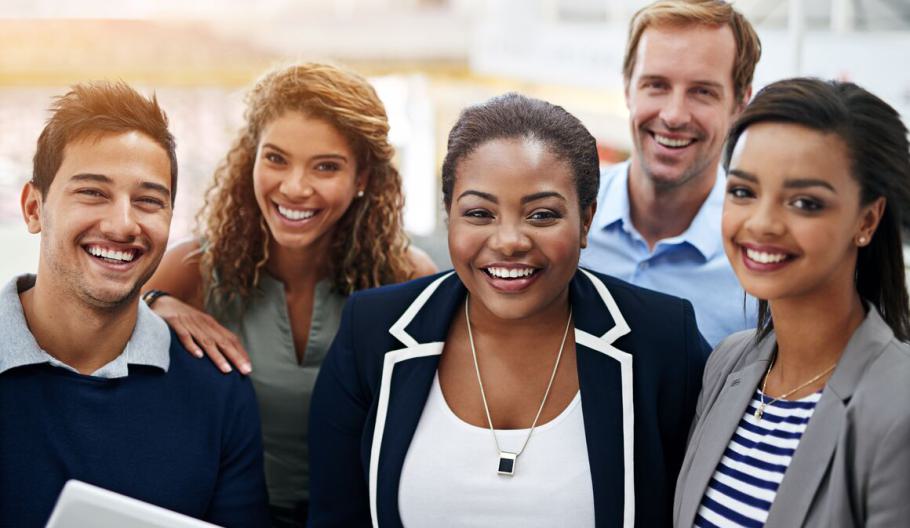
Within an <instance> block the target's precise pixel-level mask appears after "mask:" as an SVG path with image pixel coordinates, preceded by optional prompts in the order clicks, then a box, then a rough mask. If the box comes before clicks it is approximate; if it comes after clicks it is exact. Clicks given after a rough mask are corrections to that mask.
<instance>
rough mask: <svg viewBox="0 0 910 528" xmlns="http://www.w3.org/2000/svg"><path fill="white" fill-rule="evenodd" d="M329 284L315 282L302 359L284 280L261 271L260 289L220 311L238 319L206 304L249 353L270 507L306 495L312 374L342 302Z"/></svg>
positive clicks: (292, 503) (332, 334)
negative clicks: (285, 293)
mask: <svg viewBox="0 0 910 528" xmlns="http://www.w3.org/2000/svg"><path fill="white" fill-rule="evenodd" d="M331 286H332V285H331V282H330V281H329V280H322V281H320V282H319V283H317V285H316V291H315V294H314V299H313V319H312V321H311V323H310V333H309V338H308V339H307V346H306V351H305V352H304V354H303V364H300V363H298V361H297V352H296V351H295V350H294V338H293V335H292V334H291V323H290V319H289V317H288V309H287V300H286V298H285V295H284V284H283V283H281V282H280V281H278V280H277V279H275V278H274V277H272V276H271V275H268V274H267V273H263V274H262V276H261V279H260V281H259V289H258V291H256V292H254V293H253V294H252V295H251V296H250V298H249V299H247V300H246V302H245V303H244V304H243V306H241V305H240V301H239V300H235V301H233V303H232V304H231V305H229V306H227V307H226V308H227V309H225V310H222V311H221V313H222V314H241V315H240V317H239V320H238V318H237V317H230V316H227V315H218V314H219V311H217V310H210V308H212V307H211V306H209V305H208V304H207V305H206V310H207V311H208V312H209V313H211V314H213V315H214V316H215V317H216V318H217V319H218V321H219V322H220V323H221V324H222V325H224V326H225V328H228V329H229V330H231V331H232V332H234V333H236V334H237V336H238V337H239V338H240V340H241V341H242V342H243V346H244V347H245V348H246V350H247V352H249V354H250V361H251V362H252V364H253V372H252V374H250V377H251V378H252V380H253V387H254V388H255V389H256V398H257V400H258V401H259V413H260V415H261V417H262V439H263V446H264V448H265V478H266V484H267V485H268V490H269V503H270V504H272V505H273V506H280V507H286V508H293V507H294V506H295V505H296V504H297V503H298V502H300V501H302V500H308V499H309V496H310V470H309V458H308V457H309V447H308V444H307V438H308V435H309V432H308V422H309V416H310V397H311V396H312V394H313V385H314V384H315V383H316V374H318V372H319V367H320V365H322V360H323V359H324V358H325V354H326V352H328V349H329V345H331V344H332V339H334V337H335V333H336V332H337V331H338V324H339V323H340V321H341V310H342V308H343V307H344V302H345V297H344V296H342V295H341V294H339V293H336V292H333V291H331V290H332V288H331ZM241 308H242V312H241V310H240V309H241Z"/></svg>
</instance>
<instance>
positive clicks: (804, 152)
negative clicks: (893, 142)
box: [730, 123, 855, 187]
mask: <svg viewBox="0 0 910 528" xmlns="http://www.w3.org/2000/svg"><path fill="white" fill-rule="evenodd" d="M730 169H731V170H733V169H738V170H742V171H745V172H749V173H751V174H754V175H755V176H757V177H758V178H759V183H764V184H771V183H773V182H775V181H778V180H779V179H782V178H804V177H812V178H815V179H824V180H826V181H828V182H829V183H832V185H834V186H835V187H836V186H838V185H845V184H848V182H854V183H855V180H854V178H853V176H852V171H851V161H850V156H849V153H848V151H847V145H846V143H844V141H843V139H841V137H840V136H838V135H837V134H835V133H830V132H829V133H825V132H820V131H818V130H813V129H811V128H808V127H804V126H801V125H795V124H790V123H757V124H754V125H752V126H750V127H749V128H747V129H746V130H745V132H743V134H742V135H741V136H740V137H739V140H738V141H737V142H736V147H735V148H734V150H733V155H732V156H731V158H730Z"/></svg>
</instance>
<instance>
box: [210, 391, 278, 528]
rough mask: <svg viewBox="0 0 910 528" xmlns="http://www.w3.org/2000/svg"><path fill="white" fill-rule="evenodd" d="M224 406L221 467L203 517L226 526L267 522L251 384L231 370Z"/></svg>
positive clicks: (266, 523)
mask: <svg viewBox="0 0 910 528" xmlns="http://www.w3.org/2000/svg"><path fill="white" fill-rule="evenodd" d="M232 376H233V378H234V379H232V380H231V382H232V385H233V386H232V387H231V388H232V389H233V390H232V391H230V396H229V400H228V404H227V405H226V406H225V418H224V419H225V428H224V433H223V435H222V441H221V442H222V446H221V451H222V454H221V467H220V468H219V471H218V481H217V484H216V486H215V492H214V494H213V496H212V502H211V503H210V504H209V509H208V513H207V515H206V520H207V521H210V522H213V523H215V524H218V525H219V526H227V527H234V526H236V527H247V526H250V527H257V526H262V527H266V526H268V525H269V512H268V493H267V492H266V487H265V474H264V472H263V467H262V464H263V462H262V433H261V431H260V426H259V408H258V406H257V403H256V395H255V394H254V392H253V384H252V382H251V381H250V380H249V379H248V378H245V377H244V378H242V377H241V376H240V375H239V374H232Z"/></svg>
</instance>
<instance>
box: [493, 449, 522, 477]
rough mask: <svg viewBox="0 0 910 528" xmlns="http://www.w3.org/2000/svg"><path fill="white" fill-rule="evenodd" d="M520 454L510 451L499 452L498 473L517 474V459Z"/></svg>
mask: <svg viewBox="0 0 910 528" xmlns="http://www.w3.org/2000/svg"><path fill="white" fill-rule="evenodd" d="M517 458H518V454H516V453H509V452H508V451H500V452H499V470H498V471H497V473H499V474H500V475H506V476H509V477H511V476H512V475H514V474H515V460H516V459H517Z"/></svg>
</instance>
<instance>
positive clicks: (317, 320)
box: [145, 64, 435, 526]
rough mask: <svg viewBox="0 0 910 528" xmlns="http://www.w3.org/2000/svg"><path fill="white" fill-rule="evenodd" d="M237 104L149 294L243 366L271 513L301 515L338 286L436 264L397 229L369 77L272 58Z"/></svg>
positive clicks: (387, 156)
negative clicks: (258, 423)
mask: <svg viewBox="0 0 910 528" xmlns="http://www.w3.org/2000/svg"><path fill="white" fill-rule="evenodd" d="M245 118H246V123H245V125H244V126H243V128H242V129H241V130H240V133H239V135H238V137H237V139H236V140H235V142H234V144H233V146H232V147H231V149H230V151H229V152H228V154H227V157H226V158H225V161H224V163H223V164H222V165H221V166H220V167H219V168H218V170H217V171H216V173H215V179H214V182H213V184H212V186H211V188H210V189H209V191H208V193H207V196H206V203H205V206H204V207H203V209H202V211H200V213H199V218H198V219H199V226H200V233H199V234H200V238H199V239H198V240H193V241H189V242H185V243H183V244H180V245H178V246H176V247H174V248H173V249H171V250H170V251H169V252H168V253H167V254H166V255H165V256H164V259H163V260H162V263H161V266H160V267H159V268H158V271H157V273H156V274H155V276H154V277H152V279H151V280H150V281H149V283H148V285H147V288H149V291H147V292H146V296H145V299H146V301H147V302H149V301H151V302H153V303H154V309H155V311H156V312H157V313H158V314H159V315H161V316H162V317H163V318H164V319H166V320H167V321H168V323H170V325H171V326H172V327H173V328H174V331H175V332H176V334H177V335H178V336H179V337H180V339H181V341H183V343H184V345H186V347H187V349H188V350H190V351H192V352H193V353H194V354H196V355H197V356H199V357H202V356H203V353H205V354H206V355H208V356H209V358H211V360H212V361H214V362H215V363H216V364H217V365H218V366H219V368H221V370H223V371H224V372H230V371H231V364H233V366H234V367H236V368H237V369H238V370H239V371H240V372H242V373H244V374H250V377H251V378H252V380H253V384H254V387H255V389H256V394H257V398H258V400H259V407H260V413H261V417H262V432H263V440H264V445H265V460H266V479H267V483H268V487H269V496H270V503H271V509H272V522H273V525H274V526H302V525H303V524H304V522H305V519H306V511H307V505H308V499H309V468H308V464H307V452H308V447H307V438H308V431H307V422H308V415H309V401H310V394H311V392H312V389H313V384H314V382H315V379H316V374H317V372H318V370H319V366H320V364H321V363H322V360H323V357H324V356H325V353H326V351H327V350H328V347H329V344H330V343H331V341H332V338H333V337H334V335H335V332H336V330H337V328H338V324H339V320H340V317H341V309H342V305H343V304H344V300H345V298H346V296H347V295H348V294H350V293H351V292H353V291H355V290H359V289H363V288H370V287H374V286H379V285H381V284H389V283H395V282H400V281H404V280H407V279H409V278H414V277H418V276H422V275H427V274H430V273H433V272H434V271H435V266H434V265H433V263H432V262H431V261H430V260H429V258H428V257H427V256H426V255H425V254H423V253H422V252H420V251H418V250H416V249H414V248H412V247H409V246H408V240H407V237H406V236H405V234H404V232H403V231H402V226H401V207H402V203H403V198H402V191H401V178H400V176H399V174H398V172H397V170H396V169H395V168H394V167H393V166H392V157H393V154H394V151H393V148H392V147H391V145H389V143H388V138H387V135H388V130H389V125H388V120H387V118H386V114H385V109H384V108H383V105H382V103H381V102H380V100H379V98H378V97H377V95H376V92H375V91H374V90H373V88H372V87H371V86H370V85H369V83H368V82H367V81H366V80H365V79H364V78H363V77H360V76H359V75H356V74H354V73H351V72H349V71H345V70H342V69H339V68H337V67H334V66H329V65H325V64H301V65H296V66H291V67H287V68H283V69H279V70H276V71H273V72H270V73H268V74H267V75H266V76H265V77H263V78H262V79H261V80H259V82H258V83H257V84H256V86H255V87H254V88H253V89H252V90H251V91H250V93H249V94H248V96H247V110H246V114H245ZM164 292H167V295H165V294H164ZM247 350H248V351H249V352H250V353H249V354H247V352H246V351H247Z"/></svg>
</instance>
